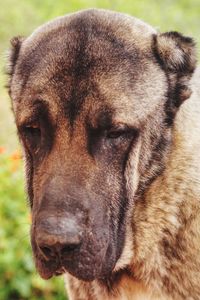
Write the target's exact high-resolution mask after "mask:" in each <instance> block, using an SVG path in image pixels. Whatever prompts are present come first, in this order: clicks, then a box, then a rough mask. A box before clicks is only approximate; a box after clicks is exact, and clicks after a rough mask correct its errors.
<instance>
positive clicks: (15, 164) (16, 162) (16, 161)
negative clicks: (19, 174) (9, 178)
mask: <svg viewBox="0 0 200 300" xmlns="http://www.w3.org/2000/svg"><path fill="white" fill-rule="evenodd" d="M21 158H22V155H21V152H20V151H19V150H16V151H15V152H13V154H11V155H10V160H11V162H12V165H11V171H12V172H15V171H16V170H17V169H18V168H19V166H20V160H21Z"/></svg>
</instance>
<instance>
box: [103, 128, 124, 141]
mask: <svg viewBox="0 0 200 300" xmlns="http://www.w3.org/2000/svg"><path fill="white" fill-rule="evenodd" d="M126 134H127V131H125V130H122V129H111V130H109V131H108V132H107V134H106V137H107V139H118V138H119V137H122V136H125V135H126Z"/></svg>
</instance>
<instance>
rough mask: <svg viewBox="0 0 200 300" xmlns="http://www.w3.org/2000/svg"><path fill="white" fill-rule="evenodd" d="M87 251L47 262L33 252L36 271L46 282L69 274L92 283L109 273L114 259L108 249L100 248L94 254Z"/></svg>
mask: <svg viewBox="0 0 200 300" xmlns="http://www.w3.org/2000/svg"><path fill="white" fill-rule="evenodd" d="M89 250H90V251H89ZM89 250H88V249H87V250H86V249H80V251H79V252H78V251H77V253H76V252H72V253H70V254H69V253H68V255H66V256H65V257H63V258H62V259H61V258H58V257H57V258H54V259H49V260H46V259H45V258H44V256H41V255H40V253H39V252H38V251H34V254H35V255H34V256H35V264H36V268H37V271H38V273H39V274H40V276H41V277H42V278H43V279H46V280H47V279H50V278H51V277H53V276H60V275H63V274H64V273H70V274H71V275H72V276H74V277H76V278H78V279H80V280H83V281H92V280H94V279H98V278H103V277H105V276H106V275H107V274H109V273H111V272H112V270H113V268H114V262H115V259H114V258H113V259H112V255H110V254H108V252H109V251H108V248H107V247H102V248H101V249H99V251H97V252H96V253H94V252H93V249H89Z"/></svg>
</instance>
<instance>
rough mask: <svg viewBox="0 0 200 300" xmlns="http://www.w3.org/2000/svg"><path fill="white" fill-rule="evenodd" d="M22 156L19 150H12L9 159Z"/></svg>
mask: <svg viewBox="0 0 200 300" xmlns="http://www.w3.org/2000/svg"><path fill="white" fill-rule="evenodd" d="M21 158H22V155H21V152H20V151H19V150H16V151H15V152H13V154H11V156H10V159H11V160H12V161H16V160H20V159H21Z"/></svg>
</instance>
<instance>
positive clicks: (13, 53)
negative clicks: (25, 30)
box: [6, 37, 24, 94]
mask: <svg viewBox="0 0 200 300" xmlns="http://www.w3.org/2000/svg"><path fill="white" fill-rule="evenodd" d="M23 41H24V38H23V37H13V38H12V39H11V41H10V43H11V48H10V52H9V54H8V64H7V69H6V73H7V75H8V76H9V78H8V84H7V88H8V92H9V94H10V85H11V79H12V76H13V74H14V70H15V65H16V62H17V59H18V57H19V52H20V48H21V45H22V42H23Z"/></svg>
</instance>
